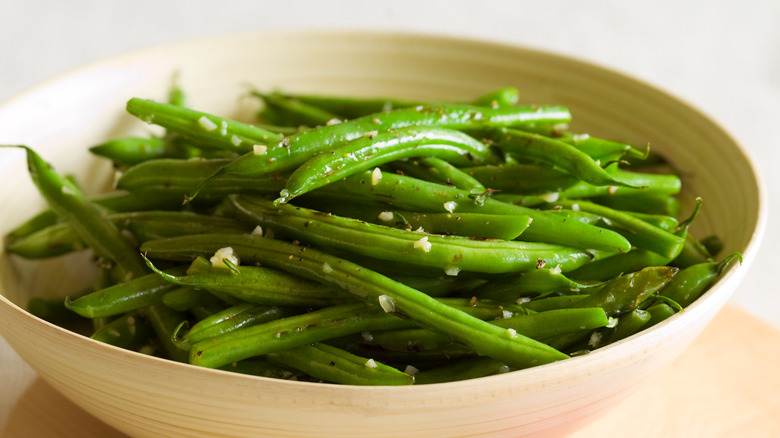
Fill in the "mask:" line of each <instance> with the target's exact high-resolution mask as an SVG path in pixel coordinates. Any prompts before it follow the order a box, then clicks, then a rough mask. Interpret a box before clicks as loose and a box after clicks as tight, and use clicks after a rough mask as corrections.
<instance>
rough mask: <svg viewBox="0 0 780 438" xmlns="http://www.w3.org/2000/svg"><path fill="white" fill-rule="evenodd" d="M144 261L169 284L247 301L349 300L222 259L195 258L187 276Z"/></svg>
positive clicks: (283, 274)
mask: <svg viewBox="0 0 780 438" xmlns="http://www.w3.org/2000/svg"><path fill="white" fill-rule="evenodd" d="M215 257H216V256H215ZM146 263H147V265H148V266H149V268H151V269H152V270H153V271H154V272H155V273H157V274H158V275H159V276H160V277H161V278H162V279H164V280H165V281H168V282H170V283H172V284H175V285H178V286H189V287H193V288H198V289H205V290H208V291H209V292H212V293H222V294H228V295H230V296H232V297H235V298H238V299H239V300H242V301H246V302H248V303H255V304H264V305H268V306H301V307H306V306H310V307H323V306H327V305H331V304H336V303H341V302H344V301H346V300H348V299H350V298H349V297H348V296H342V295H340V294H337V293H335V294H334V291H333V288H332V287H329V286H326V285H323V284H321V283H316V282H313V281H310V280H305V279H302V278H298V277H295V276H292V275H290V274H287V273H286V272H283V271H279V270H277V269H271V268H266V267H262V266H229V267H228V266H225V262H224V261H223V260H218V261H216V262H214V261H212V262H209V261H208V260H206V259H204V258H198V259H196V260H195V261H194V262H193V264H192V265H191V267H190V269H188V270H187V275H175V274H171V273H167V272H165V271H162V270H160V269H157V268H156V267H155V266H154V265H153V264H152V263H151V262H150V261H149V260H147V261H146ZM215 265H216V266H217V267H215Z"/></svg>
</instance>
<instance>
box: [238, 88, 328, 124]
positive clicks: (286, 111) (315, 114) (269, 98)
mask: <svg viewBox="0 0 780 438" xmlns="http://www.w3.org/2000/svg"><path fill="white" fill-rule="evenodd" d="M252 94H253V95H255V96H257V97H259V98H260V99H262V100H263V103H264V104H265V108H264V109H263V110H262V111H260V117H261V118H262V119H263V120H265V121H267V122H269V123H275V124H277V125H287V126H298V125H305V126H318V125H325V124H327V123H328V122H329V121H331V120H338V116H337V115H335V114H333V113H330V112H328V111H325V110H323V109H321V108H317V107H316V106H313V105H308V104H306V103H303V102H301V101H300V100H297V99H292V98H289V97H286V96H284V95H283V94H281V93H278V92H273V93H260V92H258V91H253V92H252Z"/></svg>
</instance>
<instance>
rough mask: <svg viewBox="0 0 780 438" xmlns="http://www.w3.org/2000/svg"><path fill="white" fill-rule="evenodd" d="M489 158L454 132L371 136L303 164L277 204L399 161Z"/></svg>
mask: <svg viewBox="0 0 780 438" xmlns="http://www.w3.org/2000/svg"><path fill="white" fill-rule="evenodd" d="M488 154H489V149H488V147H487V146H486V145H484V144H483V143H481V142H479V141H477V140H475V139H473V138H471V137H469V136H468V135H466V134H464V133H462V132H460V131H456V130H453V129H444V128H438V127H426V126H414V127H410V128H398V129H393V130H391V131H387V132H381V133H372V134H369V135H367V136H365V137H359V138H356V139H354V140H351V141H349V142H348V143H346V144H344V145H342V146H337V147H334V148H333V149H331V150H330V151H329V152H322V153H320V154H319V155H316V156H314V157H312V158H310V159H309V160H308V161H306V162H304V163H302V164H301V165H300V167H298V169H297V170H296V171H294V172H293V173H292V175H290V178H289V179H288V180H287V183H286V185H285V188H284V190H282V192H281V193H280V198H279V199H277V201H276V203H284V202H287V201H289V200H290V199H292V198H293V197H295V196H299V195H302V194H304V193H306V192H308V191H310V190H314V189H316V188H318V187H322V186H324V185H326V184H329V183H330V182H333V181H338V180H340V179H342V178H344V177H347V176H349V175H354V174H356V173H358V172H361V171H363V170H367V169H373V168H374V167H377V166H379V165H381V164H384V163H387V162H390V161H394V160H398V159H403V158H410V157H421V156H429V157H440V158H443V159H446V160H447V161H449V162H451V163H455V164H460V165H469V164H472V163H480V162H484V161H485V160H486V159H487V156H488ZM481 192H484V189H483V190H481ZM477 194H479V193H477Z"/></svg>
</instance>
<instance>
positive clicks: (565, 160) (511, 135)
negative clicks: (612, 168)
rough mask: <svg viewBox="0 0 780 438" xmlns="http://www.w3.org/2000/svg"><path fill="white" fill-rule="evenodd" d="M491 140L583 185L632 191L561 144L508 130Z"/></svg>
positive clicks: (518, 131) (492, 136)
mask: <svg viewBox="0 0 780 438" xmlns="http://www.w3.org/2000/svg"><path fill="white" fill-rule="evenodd" d="M491 138H493V139H494V140H495V141H496V144H497V146H498V147H499V148H501V149H503V150H505V151H506V152H508V153H512V154H518V155H522V156H523V157H528V158H531V159H534V160H539V161H543V162H546V163H549V164H550V165H553V166H556V167H558V168H560V169H561V170H563V171H565V172H567V173H569V174H571V175H573V176H576V177H577V178H579V179H581V180H582V181H585V182H586V183H590V184H593V185H596V186H619V187H635V186H633V185H631V184H629V183H626V182H624V181H622V180H619V179H617V178H615V177H614V176H612V175H610V174H609V173H608V172H607V171H606V170H604V169H602V168H601V166H600V165H599V164H598V163H597V162H596V161H595V160H594V159H593V158H591V157H590V156H588V154H586V153H584V152H582V151H580V150H579V149H577V148H576V147H574V146H571V145H569V144H567V143H564V142H562V141H558V140H555V139H552V138H550V137H545V136H543V135H539V134H533V133H529V132H523V131H520V130H517V129H509V128H503V129H501V130H498V131H495V132H493V133H492V135H491Z"/></svg>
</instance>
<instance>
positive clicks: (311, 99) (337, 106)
mask: <svg viewBox="0 0 780 438" xmlns="http://www.w3.org/2000/svg"><path fill="white" fill-rule="evenodd" d="M287 96H288V97H290V98H293V99H295V100H298V101H300V102H303V103H306V104H308V105H312V106H316V107H318V108H321V109H323V110H326V111H328V112H331V113H334V114H338V115H339V116H341V117H343V118H346V119H354V118H357V117H363V116H366V115H369V114H374V113H383V112H388V111H392V110H395V109H400V108H410V107H416V106H419V105H430V104H431V102H423V101H419V100H407V99H395V98H382V97H380V98H355V97H343V96H336V97H333V96H318V95H309V94H296V95H289V94H287ZM519 98H520V93H519V91H518V90H517V89H516V88H513V87H506V88H501V89H498V90H494V91H491V92H489V93H486V94H484V95H482V96H479V97H477V98H476V99H474V100H473V101H472V105H476V106H486V107H491V108H499V107H509V106H514V105H517V103H518V101H519Z"/></svg>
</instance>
